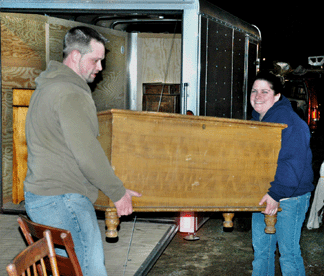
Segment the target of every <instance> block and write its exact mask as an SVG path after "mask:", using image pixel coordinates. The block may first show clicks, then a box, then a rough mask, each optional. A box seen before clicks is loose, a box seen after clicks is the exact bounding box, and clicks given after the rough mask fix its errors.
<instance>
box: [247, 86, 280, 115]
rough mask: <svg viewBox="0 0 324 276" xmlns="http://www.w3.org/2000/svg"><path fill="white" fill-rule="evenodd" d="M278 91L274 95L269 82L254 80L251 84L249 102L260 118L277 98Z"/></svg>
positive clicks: (278, 96)
mask: <svg viewBox="0 0 324 276" xmlns="http://www.w3.org/2000/svg"><path fill="white" fill-rule="evenodd" d="M279 98H280V93H279V94H277V95H275V92H274V90H272V88H271V85H270V83H269V82H267V81H265V80H256V81H255V82H254V84H253V87H252V91H251V97H250V102H251V105H252V107H253V108H254V110H255V111H256V112H258V113H259V114H260V120H261V119H262V118H263V117H264V115H265V114H266V113H267V111H268V110H269V109H270V108H271V107H272V106H273V105H274V104H275V103H276V102H277V101H278V100H279Z"/></svg>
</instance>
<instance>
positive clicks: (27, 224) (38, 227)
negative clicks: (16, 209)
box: [18, 215, 83, 276]
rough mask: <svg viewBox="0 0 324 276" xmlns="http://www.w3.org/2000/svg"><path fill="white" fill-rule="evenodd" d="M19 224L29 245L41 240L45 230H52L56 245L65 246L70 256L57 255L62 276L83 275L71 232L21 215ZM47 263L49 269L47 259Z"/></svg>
mask: <svg viewBox="0 0 324 276" xmlns="http://www.w3.org/2000/svg"><path fill="white" fill-rule="evenodd" d="M18 223H19V226H20V229H21V231H22V232H23V234H24V236H25V239H26V241H27V243H28V244H32V243H34V240H37V239H40V238H41V237H42V233H43V232H44V231H45V230H50V231H51V234H52V239H53V243H54V245H56V246H60V247H62V246H63V247H64V248H65V250H66V252H67V254H68V257H64V256H61V255H56V259H57V263H58V267H59V270H60V273H61V275H64V276H65V275H66V276H69V275H73V276H82V275H83V274H82V270H81V267H80V264H79V261H78V258H77V255H76V253H75V250H74V243H73V239H72V235H71V232H70V231H68V230H65V229H60V228H55V227H51V226H47V225H43V224H39V223H35V222H33V221H31V220H29V219H28V218H26V217H25V216H23V215H19V217H18ZM45 263H46V265H47V267H49V263H48V261H47V259H45Z"/></svg>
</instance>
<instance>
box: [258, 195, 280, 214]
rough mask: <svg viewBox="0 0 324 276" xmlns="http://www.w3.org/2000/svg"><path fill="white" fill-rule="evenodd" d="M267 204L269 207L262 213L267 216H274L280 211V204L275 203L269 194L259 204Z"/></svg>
mask: <svg viewBox="0 0 324 276" xmlns="http://www.w3.org/2000/svg"><path fill="white" fill-rule="evenodd" d="M265 202H266V203H267V207H266V208H265V210H264V211H263V212H262V213H263V214H266V215H270V216H274V215H275V214H276V213H277V211H278V207H279V202H277V201H275V200H274V199H273V198H272V197H271V196H269V195H268V194H265V196H264V197H263V198H262V199H261V201H260V202H259V205H263V203H265Z"/></svg>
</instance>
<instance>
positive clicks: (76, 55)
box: [70, 50, 81, 63]
mask: <svg viewBox="0 0 324 276" xmlns="http://www.w3.org/2000/svg"><path fill="white" fill-rule="evenodd" d="M70 56H71V59H72V61H73V62H75V63H78V62H79V61H80V59H81V53H80V52H79V51H78V50H73V51H72V52H71V53H70Z"/></svg>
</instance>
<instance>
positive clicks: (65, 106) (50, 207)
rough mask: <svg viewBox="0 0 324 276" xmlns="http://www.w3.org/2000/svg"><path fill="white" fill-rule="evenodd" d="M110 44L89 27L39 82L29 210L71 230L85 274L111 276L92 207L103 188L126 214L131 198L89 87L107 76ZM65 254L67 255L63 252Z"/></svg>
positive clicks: (31, 123) (33, 110)
mask: <svg viewBox="0 0 324 276" xmlns="http://www.w3.org/2000/svg"><path fill="white" fill-rule="evenodd" d="M106 42H107V40H106V39H105V38H104V37H103V36H102V35H101V34H99V33H98V32H97V31H95V30H93V29H91V28H88V27H83V26H82V27H75V28H72V29H71V30H70V31H69V32H68V33H67V34H66V36H65V38H64V49H63V63H59V62H56V61H51V62H50V64H49V66H48V68H47V69H46V71H44V72H42V73H41V74H40V76H39V77H38V78H37V79H36V90H35V92H34V93H33V95H32V98H31V101H30V106H29V110H28V114H27V118H26V140H27V147H28V172H27V176H26V179H25V182H24V187H25V207H26V211H27V214H28V216H29V217H30V218H31V219H32V220H33V221H35V222H38V223H41V224H45V225H49V226H54V227H59V228H64V229H68V230H70V231H71V233H72V237H73V241H74V244H75V251H76V254H77V256H78V259H79V262H80V265H81V268H82V272H83V275H92V276H95V275H100V276H102V275H107V273H106V269H105V266H104V253H103V245H102V238H101V233H100V230H99V226H98V222H97V218H96V214H95V210H94V208H93V203H94V202H95V201H96V199H97V196H98V189H100V190H102V191H103V192H104V193H105V194H106V195H107V196H108V197H109V198H110V199H111V200H112V201H113V202H114V203H115V206H116V209H117V213H118V215H119V216H122V215H129V214H131V213H132V202H131V198H132V196H141V195H140V194H139V193H137V192H134V191H131V190H127V189H125V188H124V186H123V184H122V182H121V180H120V179H119V178H118V177H117V176H116V175H115V174H114V171H113V169H112V167H111V166H110V164H109V161H108V159H107V157H106V156H105V153H104V151H103V149H102V147H101V145H100V143H99V141H98V140H97V138H96V137H97V136H98V135H99V127H98V119H97V110H96V107H95V104H94V101H93V99H92V96H91V90H90V88H89V86H88V84H87V83H91V82H93V81H94V79H95V77H96V74H97V73H99V72H100V71H101V70H102V65H101V62H102V60H103V59H104V58H105V46H104V45H105V43H106ZM63 254H64V253H63Z"/></svg>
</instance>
